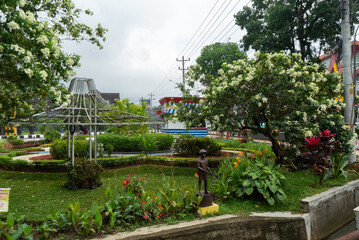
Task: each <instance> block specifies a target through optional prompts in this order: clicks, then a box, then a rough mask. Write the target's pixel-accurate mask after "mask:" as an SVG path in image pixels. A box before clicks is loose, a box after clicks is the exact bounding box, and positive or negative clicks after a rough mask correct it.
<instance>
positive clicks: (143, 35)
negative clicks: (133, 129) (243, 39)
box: [65, 0, 241, 104]
mask: <svg viewBox="0 0 359 240" xmlns="http://www.w3.org/2000/svg"><path fill="white" fill-rule="evenodd" d="M74 2H75V4H76V6H77V7H80V8H82V9H87V8H89V9H91V10H92V11H93V12H94V15H93V16H90V17H87V16H84V17H83V18H82V19H81V21H84V22H85V23H86V24H89V25H90V26H92V27H95V26H96V24H97V23H98V22H100V23H101V24H102V25H103V26H104V27H106V28H108V29H109V32H108V33H107V35H106V37H107V40H106V42H105V43H104V49H103V50H99V49H98V48H97V47H96V46H93V45H91V44H89V43H86V42H83V43H81V44H76V43H73V42H66V44H65V48H66V50H67V51H68V52H75V53H77V54H80V55H81V65H82V66H81V67H80V68H79V69H77V76H80V77H90V78H93V79H94V80H95V83H96V86H97V88H98V90H100V91H103V92H120V94H121V98H124V97H129V98H130V100H133V101H135V100H137V99H139V98H140V97H147V95H148V94H149V93H151V92H152V91H154V90H155V89H156V87H157V86H160V84H161V82H162V81H163V80H166V79H164V76H165V74H166V73H167V72H168V70H169V69H170V67H171V66H172V65H173V63H174V62H175V60H176V57H178V55H179V54H180V52H181V51H182V49H183V48H184V47H185V46H186V44H187V42H188V41H189V40H190V39H191V37H192V35H193V34H194V32H195V31H196V29H197V28H198V26H199V25H200V24H201V22H202V21H203V19H204V18H205V17H206V15H207V14H208V12H209V11H210V9H211V8H212V7H213V5H214V3H215V0H196V1H191V0H182V1H175V0H151V1H146V0H131V1H119V0H101V1H100V0H75V1H74ZM219 2H221V1H219ZM217 8H218V6H217ZM229 9H230V8H228V10H229ZM240 9H241V7H239V6H238V8H237V9H236V10H235V12H237V11H238V10H240ZM235 12H234V13H235ZM234 13H233V14H234ZM233 14H230V15H229V17H228V21H225V22H227V23H228V22H229V21H230V20H231V17H232V16H233ZM208 20H209V19H208ZM224 26H225V25H223V26H222V27H219V31H221V30H222V29H223V28H224ZM217 34H218V33H216V34H214V35H217ZM214 37H215V36H213V37H212V38H214ZM233 40H235V41H238V40H239V38H238V37H237V38H236V39H235V38H234V37H233V36H232V37H231V41H233ZM210 43H211V42H208V43H207V44H210ZM188 53H189V52H188ZM196 54H197V55H198V52H197V53H195V54H193V56H191V60H192V59H193V60H195V58H196V57H197V56H196ZM185 57H186V58H187V57H188V56H185ZM187 64H188V63H187ZM179 65H180V63H176V68H177V66H179ZM172 72H173V75H171V76H169V77H171V79H177V78H180V76H181V72H180V71H179V70H177V71H175V70H174V71H172ZM167 80H168V79H167ZM167 80H166V81H167ZM173 86H174V84H166V86H165V87H163V88H162V92H161V91H160V92H158V95H157V97H158V96H159V95H162V96H163V95H166V94H167V93H168V94H173ZM157 99H158V98H157ZM155 104H157V103H155Z"/></svg>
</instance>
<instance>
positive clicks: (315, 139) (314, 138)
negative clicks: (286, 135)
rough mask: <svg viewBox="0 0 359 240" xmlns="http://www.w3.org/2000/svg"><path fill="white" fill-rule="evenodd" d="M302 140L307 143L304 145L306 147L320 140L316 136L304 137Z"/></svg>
mask: <svg viewBox="0 0 359 240" xmlns="http://www.w3.org/2000/svg"><path fill="white" fill-rule="evenodd" d="M304 140H305V141H306V142H307V143H308V144H307V145H305V146H306V147H313V146H315V145H317V144H318V143H319V141H320V139H319V138H317V136H314V137H311V138H309V139H308V138H304Z"/></svg>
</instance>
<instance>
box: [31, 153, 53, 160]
mask: <svg viewBox="0 0 359 240" xmlns="http://www.w3.org/2000/svg"><path fill="white" fill-rule="evenodd" d="M29 160H31V161H43V160H55V159H53V158H52V155H51V154H46V155H41V156H36V157H30V158H29Z"/></svg>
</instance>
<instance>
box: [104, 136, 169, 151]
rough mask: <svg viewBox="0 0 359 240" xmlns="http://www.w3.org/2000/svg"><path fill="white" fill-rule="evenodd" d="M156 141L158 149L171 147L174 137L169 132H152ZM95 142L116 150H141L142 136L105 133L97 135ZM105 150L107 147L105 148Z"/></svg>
mask: <svg viewBox="0 0 359 240" xmlns="http://www.w3.org/2000/svg"><path fill="white" fill-rule="evenodd" d="M152 135H153V136H154V137H155V139H156V142H157V147H158V149H157V150H159V151H161V150H169V149H171V146H172V143H173V140H174V137H173V136H172V135H170V134H163V133H152ZM97 142H98V143H102V144H103V145H104V147H105V148H106V146H107V145H108V144H110V145H112V146H113V147H114V151H116V152H141V151H142V137H141V135H134V136H127V135H117V134H113V133H105V134H101V135H99V136H97ZM105 151H107V149H105Z"/></svg>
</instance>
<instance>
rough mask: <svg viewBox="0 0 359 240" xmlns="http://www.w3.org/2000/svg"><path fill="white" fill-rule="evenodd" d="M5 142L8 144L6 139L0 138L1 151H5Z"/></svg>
mask: <svg viewBox="0 0 359 240" xmlns="http://www.w3.org/2000/svg"><path fill="white" fill-rule="evenodd" d="M5 144H6V140H4V139H0V151H3V150H4V146H5Z"/></svg>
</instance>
